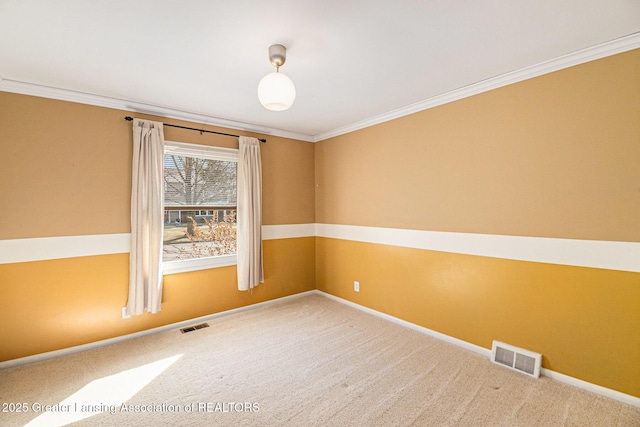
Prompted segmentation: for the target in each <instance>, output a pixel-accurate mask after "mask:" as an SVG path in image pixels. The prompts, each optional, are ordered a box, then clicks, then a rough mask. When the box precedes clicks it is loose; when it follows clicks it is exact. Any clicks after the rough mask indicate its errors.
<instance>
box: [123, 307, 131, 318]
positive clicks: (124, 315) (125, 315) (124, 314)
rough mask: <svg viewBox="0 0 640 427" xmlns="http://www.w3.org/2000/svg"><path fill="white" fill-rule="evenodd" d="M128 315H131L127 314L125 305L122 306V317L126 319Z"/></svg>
mask: <svg viewBox="0 0 640 427" xmlns="http://www.w3.org/2000/svg"><path fill="white" fill-rule="evenodd" d="M129 317H131V315H130V314H127V307H122V318H123V319H128V318H129Z"/></svg>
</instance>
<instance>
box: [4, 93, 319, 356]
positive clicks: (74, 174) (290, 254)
mask: <svg viewBox="0 0 640 427" xmlns="http://www.w3.org/2000/svg"><path fill="white" fill-rule="evenodd" d="M126 115H135V116H136V117H142V118H150V119H153V120H161V121H163V122H165V123H173V124H179V125H184V126H190V127H198V126H199V125H197V124H194V123H187V122H178V121H175V120H168V119H161V118H158V117H151V116H143V115H136V114H132V113H130V112H125V111H119V110H114V109H108V108H100V107H93V106H88V105H81V104H75V103H70V102H63V101H56V100H49V99H43V98H37V97H31V96H24V95H16V94H10V93H4V92H0V144H1V147H0V152H2V168H0V198H1V199H2V203H3V206H4V207H5V209H7V211H6V212H7V213H9V214H10V215H3V218H1V219H0V240H5V239H25V238H34V237H57V236H83V235H95V234H118V233H128V232H130V213H129V212H130V197H131V157H132V154H131V152H132V131H131V123H130V122H127V121H125V120H124V117H125V116H126ZM205 129H210V130H222V131H226V132H227V133H241V134H245V135H246V134H247V133H244V132H235V131H231V132H230V131H229V130H227V129H216V128H212V127H205ZM256 136H259V137H265V138H267V140H268V142H267V144H263V145H262V146H261V149H262V165H263V190H264V191H263V203H264V206H263V209H264V219H263V222H264V224H268V225H277V224H296V223H313V222H314V194H313V183H314V170H313V168H314V153H313V144H310V143H306V142H301V141H295V140H291V139H286V138H278V137H273V136H265V135H256ZM165 138H166V139H167V140H175V141H182V142H190V143H197V144H204V145H218V146H226V147H237V139H236V138H229V137H222V136H216V135H211V134H203V135H200V134H199V133H198V132H193V131H186V130H180V129H176V128H170V127H166V128H165ZM314 245H315V244H314V238H313V237H309V238H297V239H279V240H269V241H265V242H264V251H265V254H264V257H265V258H264V267H265V283H264V284H262V285H260V286H259V287H258V288H256V289H254V291H253V292H252V293H248V292H239V291H237V284H236V276H235V272H236V269H235V267H226V268H218V269H213V270H207V271H199V272H192V273H184V274H175V275H170V276H165V282H164V293H163V309H162V311H161V312H160V313H159V314H157V315H143V316H138V317H133V318H130V319H125V320H123V319H121V307H122V306H124V305H125V304H126V300H127V294H128V291H127V289H128V269H129V257H128V254H126V253H123V254H115V255H100V256H86V257H76V258H65V259H51V260H44V261H33V262H18V263H11V264H0V336H1V337H2V339H1V340H0V361H4V360H10V359H15V358H19V357H23V356H29V355H33V354H37V353H42V352H46V351H52V350H58V349H62V348H66V347H70V346H76V345H80V344H86V343H89V342H94V341H98V340H102V339H106V338H111V337H116V336H120V335H124V334H128V333H132V332H136V331H141V330H146V329H150V328H154V327H157V326H162V325H166V324H171V323H175V322H178V321H182V320H188V319H192V318H195V317H199V316H205V315H207V314H212V313H217V312H220V311H224V310H228V309H232V308H237V307H241V306H245V305H249V304H254V303H257V302H262V301H266V300H270V299H274V298H278V297H282V296H286V295H292V294H295V293H299V292H303V291H307V290H311V289H313V288H314V287H315V276H314V269H315V265H314V259H315V246H314Z"/></svg>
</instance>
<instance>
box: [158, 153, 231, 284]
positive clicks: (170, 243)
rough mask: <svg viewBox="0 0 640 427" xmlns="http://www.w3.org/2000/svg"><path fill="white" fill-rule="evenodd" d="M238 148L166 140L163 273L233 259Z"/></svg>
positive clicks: (190, 269)
mask: <svg viewBox="0 0 640 427" xmlns="http://www.w3.org/2000/svg"><path fill="white" fill-rule="evenodd" d="M237 165H238V150H237V149H231V148H219V147H208V146H201V145H193V144H185V143H178V142H171V141H166V142H165V155H164V236H163V248H162V249H163V257H162V261H163V270H164V274H171V273H178V272H183V271H192V270H199V269H204V268H212V267H219V266H224V265H234V264H235V263H236V231H237V224H236V199H237V192H236V191H237V184H236V180H237Z"/></svg>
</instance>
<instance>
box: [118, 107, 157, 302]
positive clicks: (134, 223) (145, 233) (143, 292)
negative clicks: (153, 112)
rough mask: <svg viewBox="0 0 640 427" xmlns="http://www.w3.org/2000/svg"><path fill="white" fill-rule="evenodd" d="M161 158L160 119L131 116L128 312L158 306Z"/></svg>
mask: <svg viewBox="0 0 640 427" xmlns="http://www.w3.org/2000/svg"><path fill="white" fill-rule="evenodd" d="M163 159H164V131H163V128H162V123H159V122H152V121H149V120H140V119H134V120H133V174H132V180H131V181H132V184H131V253H130V256H129V300H128V301H127V313H129V314H134V315H139V314H143V313H144V312H145V311H148V312H150V313H157V312H159V311H160V309H161V303H162V233H163V219H164V216H163V215H164V212H163V205H164V191H163V181H164V175H163Z"/></svg>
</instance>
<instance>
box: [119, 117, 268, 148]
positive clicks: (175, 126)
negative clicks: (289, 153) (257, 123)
mask: <svg viewBox="0 0 640 427" xmlns="http://www.w3.org/2000/svg"><path fill="white" fill-rule="evenodd" d="M124 119H125V120H126V121H128V122H132V121H133V117H131V116H127V117H125V118H124ZM162 125H163V126H171V127H172V128H180V129H187V130H195V131H197V132H200V133H201V134H202V133H203V132H206V133H215V134H216V135H224V136H233V137H235V138H240V135H232V134H230V133H222V132H214V131H212V130H204V129H196V128H188V127H186V126H178V125H171V124H168V123H163V124H162ZM258 141H260V142H262V143H263V144H264V143H266V142H267V140H266V139H261V138H258Z"/></svg>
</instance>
